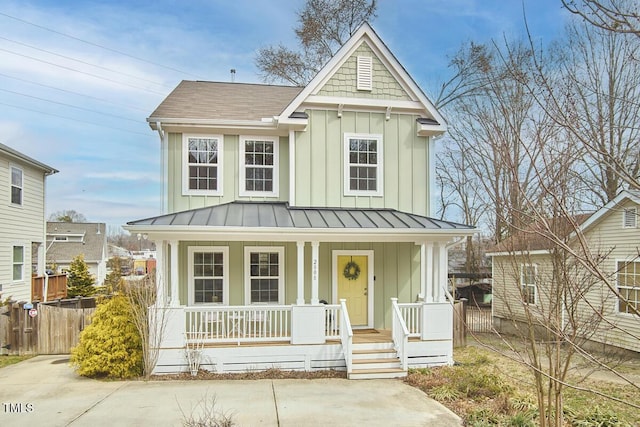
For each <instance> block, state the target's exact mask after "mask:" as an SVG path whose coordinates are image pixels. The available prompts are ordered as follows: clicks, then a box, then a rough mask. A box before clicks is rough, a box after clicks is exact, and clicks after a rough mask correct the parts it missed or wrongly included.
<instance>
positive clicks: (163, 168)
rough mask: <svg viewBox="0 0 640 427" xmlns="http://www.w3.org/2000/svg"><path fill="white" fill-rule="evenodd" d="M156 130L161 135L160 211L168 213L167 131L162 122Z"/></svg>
mask: <svg viewBox="0 0 640 427" xmlns="http://www.w3.org/2000/svg"><path fill="white" fill-rule="evenodd" d="M156 131H157V132H158V136H160V177H161V184H160V204H161V206H160V211H161V212H162V213H163V214H166V213H167V168H168V165H167V150H168V143H167V133H166V132H165V131H164V130H163V129H162V123H160V122H159V121H158V122H156Z"/></svg>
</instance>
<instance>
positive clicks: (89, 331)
mask: <svg viewBox="0 0 640 427" xmlns="http://www.w3.org/2000/svg"><path fill="white" fill-rule="evenodd" d="M71 364H72V365H74V366H75V367H76V369H77V371H78V374H80V375H83V376H86V377H106V378H131V377H137V376H140V375H141V374H142V343H141V340H140V335H139V334H138V331H137V329H136V327H135V325H134V323H133V318H132V311H131V303H130V302H129V300H128V298H126V297H124V296H122V295H115V296H114V297H113V298H110V299H108V300H104V301H102V302H101V303H100V304H99V305H98V307H97V308H96V311H95V313H94V315H93V319H92V322H91V324H90V325H89V326H87V327H86V328H85V330H84V331H82V333H81V334H80V342H79V343H78V345H77V346H76V347H74V348H73V349H72V350H71Z"/></svg>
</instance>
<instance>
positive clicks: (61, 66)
mask: <svg viewBox="0 0 640 427" xmlns="http://www.w3.org/2000/svg"><path fill="white" fill-rule="evenodd" d="M0 51H3V52H7V53H10V54H12V55H16V56H21V57H23V58H28V59H31V60H33V61H37V62H42V63H43V64H47V65H52V66H54V67H58V68H62V69H65V70H69V71H73V72H75V73H80V74H84V75H87V76H90V77H93V78H96V79H101V80H106V81H108V82H111V83H116V84H119V85H122V86H127V87H130V88H133V89H139V90H143V91H146V92H151V93H154V94H156V95H160V96H165V95H166V94H165V93H162V92H156V91H155V90H151V89H148V88H143V87H141V86H136V85H132V84H128V83H124V82H120V81H117V80H113V79H110V78H108V77H103V76H99V75H97V74H92V73H87V72H86V71H80V70H77V69H75V68H71V67H67V66H64V65H60V64H56V63H53V62H49V61H45V60H43V59H39V58H34V57H33V56H29V55H25V54H22V53H18V52H14V51H11V50H8V49H3V48H0Z"/></svg>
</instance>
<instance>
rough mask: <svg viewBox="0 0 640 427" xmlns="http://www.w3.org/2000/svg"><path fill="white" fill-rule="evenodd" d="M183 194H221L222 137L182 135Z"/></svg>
mask: <svg viewBox="0 0 640 427" xmlns="http://www.w3.org/2000/svg"><path fill="white" fill-rule="evenodd" d="M183 145H184V152H185V158H186V159H187V164H186V166H185V174H184V191H183V193H187V194H189V193H191V194H194V193H195V194H208V195H220V194H222V136H220V135H184V136H183Z"/></svg>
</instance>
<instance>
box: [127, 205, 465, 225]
mask: <svg viewBox="0 0 640 427" xmlns="http://www.w3.org/2000/svg"><path fill="white" fill-rule="evenodd" d="M127 225H131V226H136V225H137V226H182V227H184V226H193V227H248V228H254V227H269V228H300V229H313V228H315V229H340V228H344V229H359V228H360V229H369V230H372V229H398V230H401V229H406V230H422V231H444V230H461V231H462V230H464V231H469V230H473V229H474V227H471V226H468V225H465V224H459V223H455V222H450V221H442V220H438V219H435V218H429V217H426V216H421V215H416V214H411V213H406V212H401V211H397V210H394V209H360V208H311V207H291V206H289V204H288V203H286V202H244V201H234V202H230V203H225V204H222V205H217V206H208V207H204V208H198V209H192V210H188V211H183V212H176V213H171V214H166V215H161V216H157V217H153V218H147V219H141V220H138V221H131V222H128V223H127Z"/></svg>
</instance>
